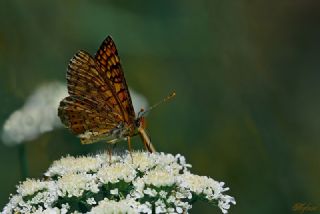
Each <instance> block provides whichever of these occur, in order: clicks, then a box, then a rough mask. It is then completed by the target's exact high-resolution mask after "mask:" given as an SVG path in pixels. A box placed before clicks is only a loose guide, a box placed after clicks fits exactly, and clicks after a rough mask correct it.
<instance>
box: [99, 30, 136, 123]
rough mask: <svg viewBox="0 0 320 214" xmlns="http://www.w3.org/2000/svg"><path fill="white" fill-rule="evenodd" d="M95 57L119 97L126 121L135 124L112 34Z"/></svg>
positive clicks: (105, 77) (102, 73)
mask: <svg viewBox="0 0 320 214" xmlns="http://www.w3.org/2000/svg"><path fill="white" fill-rule="evenodd" d="M95 59H96V61H97V62H98V64H99V67H100V70H101V71H102V72H101V76H102V77H103V79H104V80H105V81H106V82H107V81H109V82H110V84H111V85H112V86H113V88H114V90H115V93H116V96H117V97H118V98H119V101H120V105H121V108H122V109H123V112H124V118H125V121H126V122H127V123H128V124H133V123H134V120H135V112H134V108H133V105H132V101H131V97H130V93H129V90H128V86H127V83H126V80H125V77H124V73H123V70H122V67H121V64H120V58H119V55H118V51H117V48H116V45H115V43H114V41H113V40H112V38H111V37H110V36H108V37H107V38H106V39H105V40H104V41H103V43H102V44H101V46H100V48H99V50H98V51H97V53H96V55H95Z"/></svg>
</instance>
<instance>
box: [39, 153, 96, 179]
mask: <svg viewBox="0 0 320 214" xmlns="http://www.w3.org/2000/svg"><path fill="white" fill-rule="evenodd" d="M101 164H102V162H101V160H100V159H98V158H94V157H90V156H89V157H78V158H75V157H72V156H67V157H64V158H61V159H60V160H58V161H54V162H53V164H52V165H51V167H50V168H49V170H48V171H47V172H46V173H45V175H46V176H62V175H65V174H71V173H83V172H87V173H88V172H89V173H90V172H96V171H97V170H98V169H99V168H100V167H101Z"/></svg>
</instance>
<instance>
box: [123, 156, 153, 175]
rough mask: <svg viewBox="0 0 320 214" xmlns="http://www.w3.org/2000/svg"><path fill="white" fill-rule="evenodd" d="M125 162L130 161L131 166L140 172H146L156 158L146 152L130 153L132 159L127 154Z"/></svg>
mask: <svg viewBox="0 0 320 214" xmlns="http://www.w3.org/2000/svg"><path fill="white" fill-rule="evenodd" d="M125 162H132V165H133V167H134V168H135V169H137V170H139V171H140V172H146V171H147V170H148V169H150V168H153V167H154V166H155V165H156V160H155V159H154V158H152V157H151V154H150V153H146V152H135V153H132V159H131V156H130V155H127V156H126V159H125Z"/></svg>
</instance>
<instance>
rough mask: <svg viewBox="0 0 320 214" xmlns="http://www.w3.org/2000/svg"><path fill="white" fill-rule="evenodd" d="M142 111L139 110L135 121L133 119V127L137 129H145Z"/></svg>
mask: <svg viewBox="0 0 320 214" xmlns="http://www.w3.org/2000/svg"><path fill="white" fill-rule="evenodd" d="M144 112H145V111H144V109H141V110H140V111H139V113H138V117H137V119H135V125H136V127H137V128H139V127H142V128H145V117H144Z"/></svg>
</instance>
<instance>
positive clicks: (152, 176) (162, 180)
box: [143, 169, 175, 187]
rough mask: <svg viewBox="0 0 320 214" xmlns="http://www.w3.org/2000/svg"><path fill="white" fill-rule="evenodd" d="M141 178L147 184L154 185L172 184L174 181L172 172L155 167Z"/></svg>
mask: <svg viewBox="0 0 320 214" xmlns="http://www.w3.org/2000/svg"><path fill="white" fill-rule="evenodd" d="M143 180H144V182H145V184H147V185H153V186H156V187H161V186H172V185H173V184H174V183H175V177H174V176H173V174H172V173H170V172H167V171H166V170H160V169H155V170H152V171H150V172H148V173H147V174H146V175H145V176H144V177H143Z"/></svg>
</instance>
